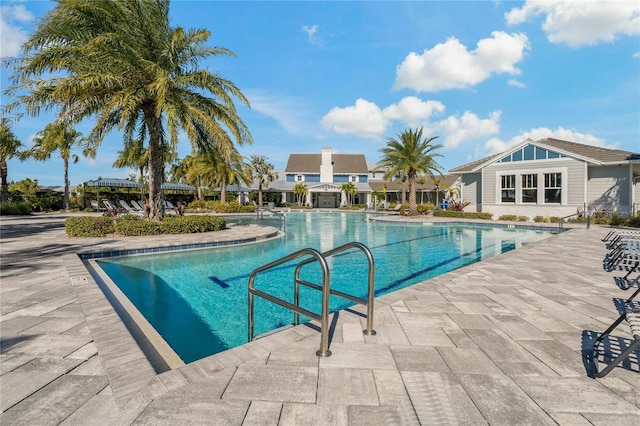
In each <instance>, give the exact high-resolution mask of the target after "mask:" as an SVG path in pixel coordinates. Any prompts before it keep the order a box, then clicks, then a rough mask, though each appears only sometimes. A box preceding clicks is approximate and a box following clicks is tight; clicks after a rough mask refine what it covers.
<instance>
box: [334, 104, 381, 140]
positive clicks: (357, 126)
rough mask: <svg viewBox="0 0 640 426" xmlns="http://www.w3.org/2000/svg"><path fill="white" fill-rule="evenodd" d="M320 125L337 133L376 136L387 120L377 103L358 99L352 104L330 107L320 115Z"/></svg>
mask: <svg viewBox="0 0 640 426" xmlns="http://www.w3.org/2000/svg"><path fill="white" fill-rule="evenodd" d="M322 125H323V126H324V127H325V128H327V129H330V130H333V131H335V132H337V133H343V134H349V135H357V136H361V137H364V138H378V137H379V136H380V135H381V134H382V133H384V132H385V131H386V130H387V128H388V127H389V120H387V119H386V118H385V117H384V115H383V113H382V110H381V109H380V107H379V106H378V105H376V104H374V103H373V102H369V101H367V100H365V99H358V100H356V103H355V105H354V106H350V107H346V108H340V107H334V108H332V109H331V111H329V112H328V113H327V114H326V115H325V116H324V117H322Z"/></svg>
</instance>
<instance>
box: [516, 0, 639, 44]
mask: <svg viewBox="0 0 640 426" xmlns="http://www.w3.org/2000/svg"><path fill="white" fill-rule="evenodd" d="M539 15H544V16H545V20H544V23H543V24H542V28H543V30H544V32H545V33H546V34H547V38H548V39H549V41H550V42H552V43H557V44H567V45H568V46H571V47H580V46H588V45H594V44H596V43H599V42H612V41H614V40H615V39H616V38H617V37H618V36H619V35H635V34H640V3H639V2H637V1H562V0H546V1H531V0H529V1H527V2H526V3H525V5H524V6H523V7H521V8H514V9H512V10H511V11H509V12H507V13H506V14H505V19H506V21H507V24H509V25H516V24H520V23H523V22H525V21H526V20H528V19H529V18H530V17H532V16H539Z"/></svg>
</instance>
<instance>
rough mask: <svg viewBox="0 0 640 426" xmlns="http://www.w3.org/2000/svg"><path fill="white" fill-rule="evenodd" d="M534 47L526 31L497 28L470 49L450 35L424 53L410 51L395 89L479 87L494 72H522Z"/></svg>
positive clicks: (512, 73)
mask: <svg viewBox="0 0 640 426" xmlns="http://www.w3.org/2000/svg"><path fill="white" fill-rule="evenodd" d="M527 50H530V46H529V39H528V38H527V36H526V35H525V34H515V33H514V34H507V33H505V32H503V31H494V32H492V33H491V37H489V38H484V39H482V40H480V41H478V43H477V45H476V48H475V49H474V50H469V49H468V48H467V47H466V46H465V45H463V44H462V43H461V42H460V40H458V39H457V38H455V37H450V38H449V39H447V41H445V42H444V43H439V44H437V45H435V46H434V47H433V48H431V49H425V50H424V52H423V53H422V54H418V53H415V52H411V53H409V55H407V57H406V58H405V59H404V61H403V62H402V63H401V64H400V65H398V66H397V67H396V80H395V83H394V84H393V88H394V89H396V90H398V89H411V90H415V91H416V92H438V91H441V90H449V89H464V88H468V87H472V86H475V85H476V84H479V83H481V82H483V81H485V80H487V79H488V78H490V77H491V76H492V75H494V74H504V73H506V74H510V75H519V74H520V70H519V69H518V68H517V67H516V64H518V63H519V62H520V61H522V59H523V58H524V56H525V52H526V51H527Z"/></svg>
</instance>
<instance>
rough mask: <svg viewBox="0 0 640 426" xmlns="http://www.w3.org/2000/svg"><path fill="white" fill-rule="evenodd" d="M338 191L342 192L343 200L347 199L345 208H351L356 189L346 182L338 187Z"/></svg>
mask: <svg viewBox="0 0 640 426" xmlns="http://www.w3.org/2000/svg"><path fill="white" fill-rule="evenodd" d="M340 191H342V192H344V195H345V198H346V199H347V206H348V207H351V204H353V196H354V195H356V193H357V192H358V188H356V186H355V185H354V184H353V182H346V183H343V184H342V185H340Z"/></svg>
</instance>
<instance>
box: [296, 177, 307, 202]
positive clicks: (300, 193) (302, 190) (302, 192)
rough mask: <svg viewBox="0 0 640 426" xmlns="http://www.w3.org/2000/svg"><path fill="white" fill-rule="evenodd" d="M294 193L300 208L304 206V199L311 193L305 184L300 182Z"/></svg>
mask: <svg viewBox="0 0 640 426" xmlns="http://www.w3.org/2000/svg"><path fill="white" fill-rule="evenodd" d="M293 193H294V194H295V196H296V203H298V206H302V198H303V197H305V196H306V195H307V194H308V193H309V189H308V188H307V185H305V184H304V183H302V182H298V183H296V185H295V186H294V187H293Z"/></svg>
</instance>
